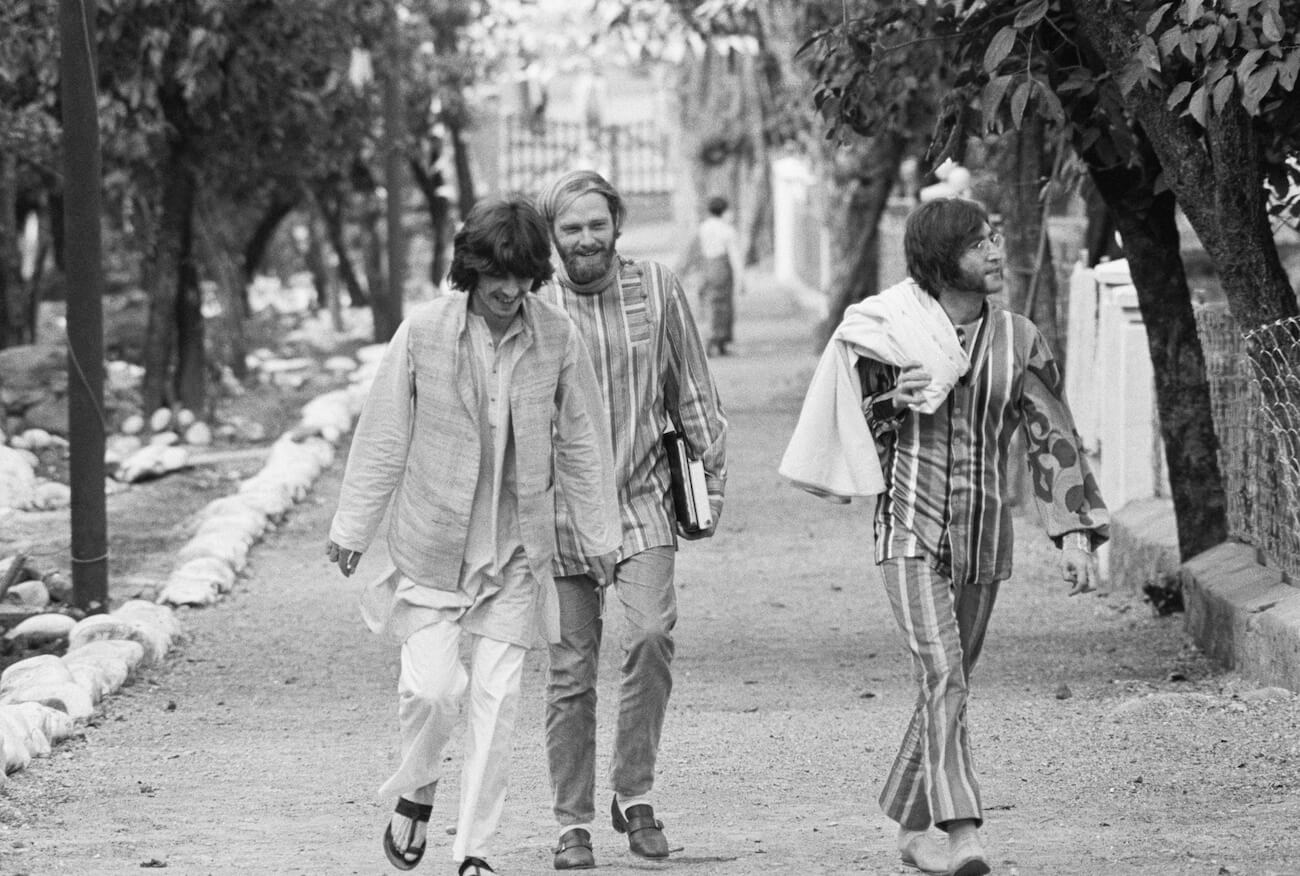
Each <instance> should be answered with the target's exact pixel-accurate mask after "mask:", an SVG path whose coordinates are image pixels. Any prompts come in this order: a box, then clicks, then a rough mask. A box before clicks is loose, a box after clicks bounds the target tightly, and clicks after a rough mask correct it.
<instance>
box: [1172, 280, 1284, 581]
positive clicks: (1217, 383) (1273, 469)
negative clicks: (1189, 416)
mask: <svg viewBox="0 0 1300 876" xmlns="http://www.w3.org/2000/svg"><path fill="white" fill-rule="evenodd" d="M1196 326H1197V333H1198V334H1199V335H1200V338H1201V347H1202V349H1203V350H1204V353H1205V370H1206V373H1207V376H1208V378H1209V381H1210V403H1211V408H1212V411H1213V416H1214V432H1215V434H1216V435H1217V436H1218V438H1219V466H1220V468H1221V470H1222V472H1223V480H1224V489H1225V491H1226V493H1227V506H1228V508H1227V510H1228V534H1229V535H1230V536H1232V537H1233V538H1236V539H1239V540H1241V541H1244V542H1247V543H1249V544H1253V545H1256V546H1257V547H1259V548H1260V550H1261V551H1263V553H1264V554H1265V555H1266V556H1267V558H1268V559H1269V561H1270V562H1271V563H1272V564H1273V565H1275V566H1276V567H1278V568H1279V569H1281V570H1282V571H1283V572H1285V573H1286V575H1287V578H1288V579H1289V580H1290V581H1291V582H1292V583H1295V584H1300V370H1298V369H1297V364H1298V363H1300V319H1285V320H1279V321H1278V322H1275V323H1272V324H1270V325H1266V326H1262V327H1261V328H1258V329H1254V330H1252V331H1251V332H1248V333H1245V334H1244V335H1243V333H1242V331H1241V329H1240V327H1239V326H1238V325H1237V323H1236V321H1235V320H1234V319H1233V318H1232V316H1231V314H1229V313H1228V309H1227V307H1226V306H1224V305H1206V306H1201V307H1198V308H1197V309H1196Z"/></svg>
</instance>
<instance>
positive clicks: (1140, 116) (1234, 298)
mask: <svg viewBox="0 0 1300 876" xmlns="http://www.w3.org/2000/svg"><path fill="white" fill-rule="evenodd" d="M1073 5H1074V7H1075V14H1076V17H1077V19H1078V22H1079V31H1080V33H1081V34H1082V35H1083V36H1084V37H1085V39H1086V41H1087V43H1088V44H1089V45H1090V46H1091V48H1092V49H1093V50H1094V51H1096V52H1097V54H1098V55H1099V56H1100V57H1101V58H1102V59H1103V61H1104V62H1105V65H1106V67H1107V68H1108V69H1109V70H1110V71H1111V72H1112V73H1113V74H1115V75H1118V74H1119V73H1120V71H1122V70H1123V69H1124V66H1125V65H1126V64H1127V63H1128V61H1129V56H1130V54H1131V53H1130V51H1129V46H1130V43H1131V41H1132V35H1133V34H1134V33H1136V32H1138V31H1137V28H1136V23H1135V21H1133V20H1132V19H1131V16H1129V15H1124V14H1122V12H1121V11H1119V9H1118V8H1112V6H1111V5H1110V4H1109V3H1108V2H1106V0H1073ZM1165 99H1166V98H1165V95H1164V94H1162V93H1159V92H1158V91H1157V90H1155V89H1151V88H1146V87H1142V86H1138V87H1136V88H1134V89H1133V90H1132V91H1130V92H1129V93H1128V95H1127V96H1126V97H1125V99H1124V100H1125V104H1126V105H1127V107H1128V108H1129V110H1130V111H1131V112H1132V113H1133V115H1134V117H1135V118H1136V119H1137V120H1138V122H1139V123H1140V124H1141V126H1142V129H1143V131H1144V132H1145V134H1146V137H1147V139H1148V140H1149V141H1150V144H1151V148H1152V150H1153V151H1154V152H1155V155H1156V157H1157V158H1158V159H1159V160H1160V165H1161V167H1162V168H1164V173H1165V182H1166V183H1167V184H1168V186H1169V188H1170V190H1172V191H1173V193H1174V196H1175V197H1176V198H1177V200H1178V204H1179V206H1181V207H1182V208H1183V211H1184V212H1185V213H1186V214H1187V218H1188V220H1189V221H1190V222H1191V223H1192V227H1193V228H1195V229H1196V234H1197V236H1198V237H1199V238H1200V240H1201V244H1202V245H1203V246H1204V247H1205V250H1206V252H1208V253H1209V254H1210V258H1211V259H1212V260H1213V261H1214V266H1215V269H1216V270H1217V272H1218V274H1219V278H1220V280H1222V282H1223V289H1224V292H1225V293H1226V294H1227V296H1228V306H1229V307H1230V309H1231V310H1232V315H1233V317H1234V318H1235V319H1236V320H1237V323H1238V324H1239V325H1240V326H1241V327H1242V328H1243V330H1247V331H1249V330H1250V329H1253V328H1257V327H1259V326H1262V325H1265V324H1267V323H1270V322H1274V321H1276V320H1278V319H1283V318H1286V317H1291V316H1296V315H1300V306H1297V303H1296V295H1295V292H1294V291H1293V290H1292V288H1291V284H1290V281H1289V280H1288V278H1287V275H1286V271H1285V270H1283V268H1282V260H1281V258H1280V257H1279V255H1278V251H1277V244H1276V242H1275V241H1274V239H1273V233H1272V229H1271V228H1270V227H1269V220H1268V213H1267V210H1266V203H1265V200H1264V186H1263V174H1262V166H1261V159H1260V146H1259V141H1258V137H1257V136H1256V134H1255V132H1254V129H1253V127H1252V123H1251V119H1250V117H1249V116H1247V115H1246V111H1245V109H1244V108H1243V107H1242V106H1241V105H1240V103H1238V102H1236V101H1235V100H1229V101H1228V104H1227V105H1226V106H1225V107H1224V108H1223V110H1222V112H1218V113H1212V114H1211V115H1210V116H1209V117H1208V118H1207V119H1206V125H1207V127H1206V128H1205V130H1204V131H1202V129H1201V128H1200V127H1199V126H1197V125H1196V124H1195V122H1193V121H1192V120H1190V119H1188V118H1186V117H1184V116H1182V115H1180V114H1179V113H1178V112H1176V111H1174V110H1171V109H1169V108H1168V107H1167V106H1166V105H1165Z"/></svg>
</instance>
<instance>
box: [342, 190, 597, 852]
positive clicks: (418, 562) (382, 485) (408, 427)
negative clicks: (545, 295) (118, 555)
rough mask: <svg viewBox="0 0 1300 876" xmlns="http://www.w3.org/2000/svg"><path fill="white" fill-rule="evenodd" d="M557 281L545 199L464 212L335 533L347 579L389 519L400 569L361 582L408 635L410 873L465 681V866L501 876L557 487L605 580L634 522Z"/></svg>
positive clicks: (553, 606) (401, 712) (550, 607)
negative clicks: (498, 865)
mask: <svg viewBox="0 0 1300 876" xmlns="http://www.w3.org/2000/svg"><path fill="white" fill-rule="evenodd" d="M551 272H552V268H551V264H550V241H549V235H548V232H547V230H546V224H545V222H544V221H543V220H542V218H541V216H540V215H538V213H537V211H536V209H535V208H534V207H533V206H532V204H531V203H529V202H527V201H524V200H518V199H516V200H508V201H496V202H491V203H487V204H480V205H478V206H476V207H475V208H474V209H473V210H471V211H470V213H469V216H468V217H467V218H466V220H465V225H464V227H463V228H462V229H461V230H460V232H459V233H457V235H456V238H455V243H454V254H453V258H452V266H451V273H450V281H451V285H452V287H453V288H454V289H457V290H461V291H457V292H453V293H451V294H449V295H445V296H442V297H439V298H436V299H434V300H433V301H432V302H429V303H428V304H426V305H423V306H421V307H420V308H418V309H417V310H415V311H414V312H412V314H411V316H410V317H409V318H408V319H407V320H406V321H404V322H403V323H402V324H401V325H400V326H399V327H398V329H397V332H396V334H395V335H394V336H393V339H392V341H391V342H390V343H389V345H388V349H387V351H386V352H385V354H384V358H383V361H382V362H381V364H380V366H379V370H378V372H377V373H376V375H375V378H374V383H373V385H372V386H371V390H370V395H369V397H368V398H367V400H366V403H365V407H364V408H363V409H362V412H361V416H360V418H359V420H358V421H357V427H356V432H355V434H354V435H353V439H352V449H351V451H350V453H349V455H348V464H347V470H346V472H345V474H344V477H343V486H342V489H341V490H340V493H339V506H338V511H337V513H336V514H335V515H334V521H333V524H332V525H331V527H330V536H329V543H328V545H327V548H326V551H327V554H328V556H329V559H330V561H331V562H334V563H337V564H338V566H339V568H340V569H341V570H342V572H343V574H344V575H351V574H352V572H353V571H354V570H355V569H356V566H357V561H358V560H359V559H360V558H361V554H362V552H363V551H365V550H366V549H367V548H368V546H369V545H370V543H371V541H372V540H373V539H374V536H375V533H376V530H377V529H378V527H379V525H380V521H381V520H382V518H383V517H384V514H385V512H386V511H389V513H390V518H391V521H390V524H389V529H388V548H389V552H390V554H391V556H392V560H393V563H394V564H395V566H396V568H395V569H392V570H390V571H388V572H386V573H385V574H383V575H381V576H380V577H379V578H377V579H376V580H375V581H374V582H373V583H371V584H370V585H368V586H367V587H366V588H365V591H364V593H363V598H362V611H363V615H364V617H365V619H366V622H367V624H368V625H369V626H370V628H371V629H372V630H374V631H375V632H380V633H383V634H386V635H387V636H389V637H390V638H391V639H392V641H394V642H395V643H400V645H401V674H400V676H399V678H398V722H399V725H400V728H401V762H400V764H399V765H398V768H397V772H396V773H394V774H393V776H392V777H390V778H389V779H388V781H386V782H385V783H384V785H383V787H382V788H380V789H379V793H380V796H381V797H383V798H385V799H392V798H393V797H396V798H397V806H396V810H395V812H394V814H393V816H392V818H391V821H390V823H389V824H388V826H387V828H386V829H385V831H384V837H383V844H384V851H385V854H386V855H387V856H388V859H389V860H390V861H391V862H392V864H393V865H394V866H395V867H398V868H399V869H402V870H409V869H411V868H412V867H414V866H415V865H416V864H417V863H419V861H420V859H421V858H422V857H423V856H424V851H425V848H426V845H427V842H428V840H427V834H428V823H429V816H430V813H431V808H432V803H433V799H434V791H435V789H436V788H437V784H438V780H439V778H440V776H441V774H442V751H443V748H444V747H445V746H446V744H447V740H448V739H449V738H450V736H451V733H452V729H453V728H454V726H455V723H456V720H457V715H458V711H459V701H460V699H461V698H462V696H463V695H464V694H465V692H466V690H467V689H468V691H469V700H468V704H467V706H466V712H467V715H468V731H467V733H466V741H465V763H464V767H463V770H462V773H461V799H460V814H459V817H458V818H457V823H456V838H455V840H454V841H453V843H452V859H453V860H454V861H456V862H458V864H459V870H458V872H459V873H460V874H462V876H483V874H485V873H490V872H493V870H492V868H491V867H490V866H488V864H487V861H486V856H487V847H488V841H489V839H490V838H491V836H492V834H493V832H494V831H495V830H496V827H497V823H498V822H499V820H500V817H501V812H502V808H503V806H504V804H505V796H506V779H507V772H508V766H509V757H510V745H511V739H512V734H513V731H514V724H515V718H516V714H517V712H518V703H519V687H520V679H521V675H522V670H523V663H524V655H525V654H526V653H527V650H528V648H529V647H531V646H532V645H533V644H534V643H535V642H536V641H537V640H538V638H539V634H540V633H541V632H544V633H545V637H546V639H547V640H548V641H550V640H557V639H558V637H559V612H558V603H557V601H556V597H555V593H554V585H553V582H552V575H551V557H552V554H553V552H554V544H555V495H554V492H555V491H562V492H563V494H564V495H565V496H566V497H568V499H569V501H570V510H569V514H570V518H569V519H570V521H571V526H572V529H571V537H572V542H571V544H570V550H571V552H572V553H571V557H572V562H573V563H574V564H575V565H578V566H580V567H581V568H582V569H583V570H584V574H586V575H588V576H590V578H591V580H592V581H594V582H597V583H599V584H604V583H607V582H608V581H609V580H610V578H611V577H612V576H613V569H614V559H615V555H616V552H617V549H618V546H619V543H620V540H621V532H620V527H619V524H618V506H617V497H616V494H615V488H614V481H613V458H612V455H611V452H610V439H609V433H608V431H607V429H606V426H605V422H606V418H605V415H604V411H603V409H602V407H601V401H600V388H599V386H598V384H597V382H596V375H595V372H594V371H593V369H592V365H591V357H590V356H589V355H588V353H587V349H586V346H585V345H584V343H583V340H582V337H581V335H580V334H579V333H578V332H577V330H576V329H575V327H574V325H573V323H572V322H571V321H570V320H569V318H568V317H566V316H565V315H564V313H563V312H562V311H560V310H559V309H557V308H556V307H554V306H552V305H550V304H547V303H546V302H544V301H542V300H540V299H539V298H538V297H537V296H536V295H534V294H532V293H533V292H534V291H535V290H536V289H537V288H538V287H539V286H540V285H541V284H542V283H543V282H544V281H545V280H546V279H547V278H549V277H550V276H551ZM552 483H554V490H553V489H552ZM390 500H391V502H390ZM390 504H391V509H390ZM462 632H464V633H468V634H469V635H470V663H471V665H470V671H469V673H468V675H467V673H466V671H465V668H464V667H463V666H462V665H461V661H460V656H459V646H460V640H461V634H462Z"/></svg>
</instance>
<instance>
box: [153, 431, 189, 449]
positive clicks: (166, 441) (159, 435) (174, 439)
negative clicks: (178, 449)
mask: <svg viewBox="0 0 1300 876" xmlns="http://www.w3.org/2000/svg"><path fill="white" fill-rule="evenodd" d="M180 443H181V436H179V435H177V434H176V433H175V432H173V431H172V430H171V429H167V430H165V431H162V432H155V433H154V434H152V435H150V436H149V441H148V444H149V445H150V446H153V447H170V446H172V445H173V444H180Z"/></svg>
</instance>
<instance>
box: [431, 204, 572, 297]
mask: <svg viewBox="0 0 1300 876" xmlns="http://www.w3.org/2000/svg"><path fill="white" fill-rule="evenodd" d="M452 247H453V251H454V254H453V255H452V259H451V270H450V271H449V272H448V278H449V279H450V281H451V285H452V288H454V289H462V290H464V291H466V292H472V291H473V290H474V289H475V287H477V286H478V281H479V277H481V276H484V275H487V276H490V277H504V276H506V275H508V274H509V275H513V276H516V277H528V278H532V281H533V285H532V291H534V292H536V291H537V290H538V289H540V288H541V287H542V284H543V283H545V282H546V281H547V280H549V279H550V278H551V274H552V273H554V269H553V268H552V267H551V238H550V234H549V233H548V232H547V229H546V220H544V219H543V218H542V216H541V214H540V213H538V212H537V208H536V207H534V206H533V205H532V204H531V203H529V201H528V199H527V198H524V197H521V196H512V197H509V198H504V199H500V200H492V201H480V202H479V203H477V204H475V205H474V207H473V209H471V210H470V211H469V215H468V216H466V217H465V224H464V225H463V226H461V229H460V231H457V232H456V238H455V240H454V241H453V243H452Z"/></svg>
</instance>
